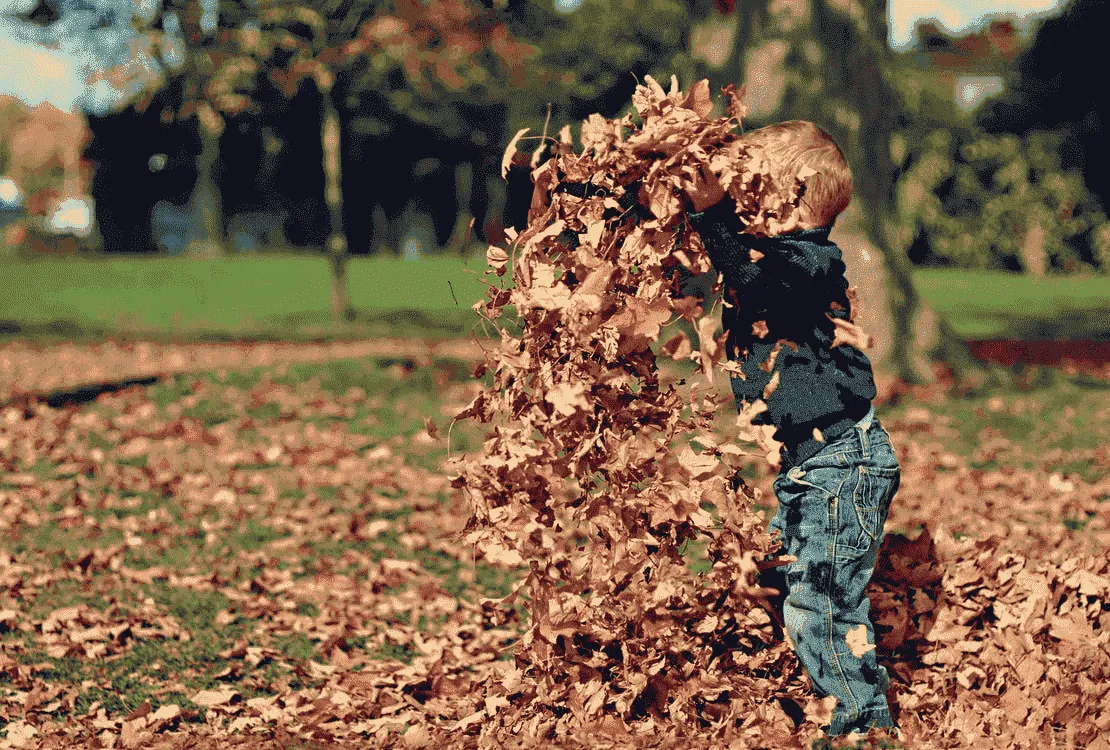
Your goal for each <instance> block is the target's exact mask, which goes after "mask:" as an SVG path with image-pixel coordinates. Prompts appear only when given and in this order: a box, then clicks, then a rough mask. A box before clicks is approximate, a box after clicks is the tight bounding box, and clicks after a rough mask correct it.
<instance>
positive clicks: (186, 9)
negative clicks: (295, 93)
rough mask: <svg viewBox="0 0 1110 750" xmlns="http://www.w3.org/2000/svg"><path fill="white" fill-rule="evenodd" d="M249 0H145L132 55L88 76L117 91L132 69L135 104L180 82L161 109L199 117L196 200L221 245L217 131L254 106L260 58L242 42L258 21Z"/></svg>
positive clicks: (213, 240) (126, 85) (209, 235)
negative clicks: (170, 106)
mask: <svg viewBox="0 0 1110 750" xmlns="http://www.w3.org/2000/svg"><path fill="white" fill-rule="evenodd" d="M256 5H257V4H256V3H254V2H252V1H251V0H162V2H161V4H160V5H158V4H156V3H146V4H144V6H153V7H144V8H143V9H142V10H143V12H141V13H138V12H137V13H136V14H135V15H133V17H132V19H133V23H134V25H135V28H136V30H137V31H138V32H139V33H140V37H139V43H140V44H139V46H138V49H137V50H136V55H135V56H134V57H132V58H131V59H129V60H127V61H126V62H125V63H122V64H119V65H115V66H112V67H110V68H106V69H104V70H102V71H100V72H99V73H98V74H97V75H95V76H94V77H93V78H92V79H91V80H90V84H91V85H95V84H96V83H97V81H99V80H103V81H106V82H107V83H108V84H109V85H110V86H112V87H113V88H114V89H116V90H118V91H120V92H128V91H133V90H134V89H135V86H134V77H135V74H134V71H135V69H136V68H140V69H142V70H143V80H142V81H141V85H140V87H139V89H138V92H137V94H136V96H135V98H134V99H133V100H132V105H133V106H134V107H135V109H136V110H137V111H139V112H142V111H145V109H146V108H147V107H148V106H149V105H150V103H151V102H152V101H153V100H154V95H155V93H156V92H157V91H158V90H159V89H161V88H162V87H163V86H164V85H165V83H166V80H167V78H174V79H176V80H179V81H180V82H181V84H182V89H181V97H180V99H179V100H178V102H177V104H178V106H177V112H176V113H174V112H172V111H171V110H165V111H164V117H168V118H169V119H171V120H172V119H174V117H175V116H176V117H177V118H179V119H187V118H190V117H194V116H195V117H196V119H197V124H198V133H199V135H200V141H201V149H200V154H199V156H198V157H197V181H196V186H195V187H194V194H193V198H192V200H193V202H194V205H195V206H196V207H197V209H198V210H199V213H200V216H201V224H202V226H203V231H204V236H205V240H204V241H205V242H206V243H207V244H208V245H209V246H210V247H212V248H216V249H221V250H222V249H226V243H225V242H224V221H223V210H222V206H221V199H220V190H219V187H218V185H217V184H216V181H215V168H216V162H217V160H218V159H219V139H220V135H221V133H222V132H223V129H224V120H225V117H226V116H228V115H235V114H238V113H240V112H243V111H244V110H247V109H249V108H251V107H252V106H254V105H253V102H252V100H251V96H250V94H251V91H252V89H253V86H254V80H255V76H256V75H257V73H258V71H259V63H258V61H257V60H256V59H255V58H254V57H252V55H251V54H250V53H249V51H248V50H247V49H246V48H245V47H246V46H245V45H244V41H246V40H249V39H250V28H251V27H250V24H251V23H252V22H253V23H257V21H256V20H255V19H256V18H257V11H256V8H255V6H256Z"/></svg>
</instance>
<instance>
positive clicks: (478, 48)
mask: <svg viewBox="0 0 1110 750" xmlns="http://www.w3.org/2000/svg"><path fill="white" fill-rule="evenodd" d="M338 50H339V52H340V53H341V54H342V55H343V56H344V57H345V58H347V59H350V60H354V61H357V64H356V65H355V66H354V67H353V69H352V75H353V78H352V82H351V84H350V90H351V92H352V93H354V94H362V93H370V92H373V94H374V96H375V100H376V101H380V102H381V103H382V104H384V105H385V106H386V107H388V109H389V110H390V111H391V114H387V113H383V112H376V113H374V115H373V116H374V118H375V119H376V121H377V123H378V124H377V128H378V129H382V128H387V127H388V125H387V124H386V122H383V119H384V120H386V121H388V119H389V118H390V116H391V115H392V117H398V116H400V117H404V118H408V119H410V120H412V121H414V122H416V123H420V124H422V125H427V126H432V127H434V128H436V129H437V130H439V131H440V132H442V133H443V136H444V137H445V138H449V139H459V138H465V137H468V136H469V134H470V131H471V129H472V128H473V127H475V126H476V125H477V121H476V120H475V116H474V114H473V113H472V112H470V110H473V109H477V110H481V108H483V107H489V106H492V105H497V104H504V103H505V102H507V101H510V100H511V99H512V98H513V97H514V96H515V95H519V93H520V92H521V90H522V89H523V88H524V87H525V81H526V72H525V71H526V68H527V67H528V65H529V64H530V62H531V57H532V56H533V55H534V54H535V52H536V50H535V48H534V47H533V46H531V45H529V44H527V43H525V42H522V41H520V40H518V39H516V38H515V37H514V35H513V34H512V33H511V32H510V30H509V27H508V26H507V25H506V24H505V23H504V21H503V19H502V18H501V17H500V16H499V14H497V13H495V12H494V11H491V10H488V9H485V8H483V7H482V6H481V5H480V4H479V3H477V2H475V0H434V1H433V2H424V1H422V0H396V2H391V3H386V4H382V6H381V7H379V8H378V9H377V12H376V13H375V14H374V16H373V17H372V18H370V19H368V20H366V21H365V22H364V23H362V24H361V25H360V27H359V29H358V33H357V34H356V35H355V36H354V37H353V38H352V39H350V40H348V41H346V42H345V43H343V44H342V45H341V46H340V47H339V48H338ZM364 127H368V126H364ZM491 146H493V144H491Z"/></svg>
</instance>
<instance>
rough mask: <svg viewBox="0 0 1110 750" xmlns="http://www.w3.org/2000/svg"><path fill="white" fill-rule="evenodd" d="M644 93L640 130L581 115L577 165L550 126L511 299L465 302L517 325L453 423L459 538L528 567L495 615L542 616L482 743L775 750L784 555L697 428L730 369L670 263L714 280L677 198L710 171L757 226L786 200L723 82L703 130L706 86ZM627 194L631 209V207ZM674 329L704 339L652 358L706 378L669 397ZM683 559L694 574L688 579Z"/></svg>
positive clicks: (637, 102) (500, 293) (801, 695)
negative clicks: (458, 435) (744, 743)
mask: <svg viewBox="0 0 1110 750" xmlns="http://www.w3.org/2000/svg"><path fill="white" fill-rule="evenodd" d="M645 80H646V85H642V86H640V87H638V88H637V90H636V93H635V94H634V95H633V103H634V106H635V108H636V110H637V112H638V114H639V119H640V120H641V122H639V123H638V124H637V123H635V122H634V119H633V117H632V115H631V113H630V114H629V115H627V116H625V117H624V118H623V119H621V120H606V119H604V118H602V117H600V116H599V115H591V116H590V118H589V119H588V120H587V121H586V122H585V123H584V124H583V126H582V136H581V138H582V143H583V146H584V151H583V153H581V154H578V153H575V152H574V150H573V148H572V147H571V146H572V144H571V138H570V131H569V127H568V128H564V129H563V131H562V133H561V134H560V139H559V143H558V144H557V145H555V147H554V152H555V154H554V157H553V158H552V159H550V160H548V161H547V162H545V163H544V164H543V166H541V167H539V168H538V169H536V170H535V171H534V172H533V178H534V181H535V186H536V187H535V192H534V195H533V202H532V206H531V209H530V213H529V224H528V227H527V228H526V229H525V230H524V231H523V232H521V233H520V235H519V236H517V237H515V238H513V239H514V242H513V243H512V247H511V250H512V252H513V254H514V255H515V260H514V262H513V264H512V272H513V281H514V288H512V289H511V290H510V289H505V288H498V287H495V286H493V287H491V289H490V294H489V297H490V299H489V300H488V301H487V302H486V303H484V304H483V303H479V304H478V305H476V309H478V310H479V312H480V313H482V314H483V315H484V317H486V318H487V319H488V320H489V321H490V322H492V323H493V324H494V325H496V324H497V319H498V318H500V317H501V316H502V313H503V309H504V307H505V306H506V305H510V304H511V305H513V306H514V307H515V308H516V313H517V316H518V319H519V321H520V326H521V330H522V333H521V335H520V337H519V338H517V337H513V336H512V335H510V334H509V333H508V332H507V331H506V330H505V329H499V330H500V331H501V345H500V348H499V349H497V350H495V351H493V352H491V353H490V355H489V356H488V358H487V367H488V368H489V369H490V370H492V371H493V374H494V383H493V386H492V387H491V389H489V390H488V391H485V392H483V393H481V394H479V396H478V397H477V398H476V399H475V401H474V402H473V403H472V404H471V405H470V407H469V408H468V409H467V410H465V411H464V412H463V414H462V415H460V416H473V417H476V418H477V419H479V420H480V421H482V422H496V423H497V424H496V426H495V427H494V429H493V431H492V433H491V434H490V437H489V439H488V440H487V442H486V443H485V446H484V450H483V451H482V452H481V454H480V455H478V456H476V457H475V458H474V460H472V461H471V462H470V463H469V464H468V465H467V468H466V470H465V471H464V472H463V474H462V475H461V476H460V477H458V478H457V479H456V481H455V486H457V487H460V488H463V489H464V490H465V494H466V496H467V497H468V499H469V501H470V503H471V505H472V507H473V512H474V517H473V518H472V519H471V523H470V527H471V533H470V534H469V536H468V537H467V539H468V541H470V542H472V543H475V544H476V545H477V547H478V548H479V549H480V550H481V551H482V552H483V554H484V555H485V557H486V559H488V560H489V561H491V562H494V563H503V564H509V565H520V564H522V563H527V565H528V566H529V571H528V574H527V576H526V578H525V579H524V580H523V581H522V583H521V585H520V587H518V590H517V591H516V592H514V593H513V594H512V595H510V597H509V598H508V600H507V603H508V602H512V601H515V597H517V596H519V595H521V594H524V593H526V596H527V607H528V610H529V613H530V615H531V626H530V629H529V631H528V632H527V633H526V634H525V636H524V638H523V640H522V642H521V644H520V647H519V649H518V651H517V665H518V671H517V672H516V673H514V674H513V675H512V677H511V679H509V680H506V681H505V682H504V684H503V685H502V686H501V687H502V690H501V691H500V692H503V694H504V696H505V697H506V699H507V700H508V701H509V702H510V704H511V707H510V708H506V709H505V710H502V711H501V712H499V713H498V714H497V717H496V720H495V721H491V722H488V723H487V724H486V725H485V726H484V727H483V729H482V736H483V738H486V739H489V740H495V741H497V742H500V743H518V742H521V741H526V740H531V741H540V742H543V741H548V740H551V739H554V738H558V737H566V736H576V737H585V736H591V737H607V738H610V739H611V740H614V741H621V740H623V741H630V740H633V741H634V738H635V737H637V736H639V737H644V738H646V737H647V736H653V737H659V736H664V735H668V736H671V737H681V736H694V735H698V736H700V737H702V738H705V737H707V736H713V737H715V738H717V739H729V738H735V739H742V738H745V737H746V738H749V739H755V738H759V739H760V741H761V742H764V743H769V744H771V745H774V746H781V745H782V743H784V742H786V741H787V740H788V738H790V737H792V736H793V735H794V734H795V730H796V727H795V723H794V722H793V721H790V720H789V719H787V717H786V715H785V714H784V713H783V712H782V711H781V710H777V709H776V710H769V709H768V705H767V701H768V700H769V699H770V698H772V697H774V696H776V695H778V694H782V695H783V696H784V697H785V696H786V692H787V689H786V688H784V684H783V680H782V677H783V675H784V669H785V665H786V659H785V657H786V656H787V653H788V652H787V651H786V650H785V647H784V646H783V644H782V640H781V638H775V637H774V628H773V626H772V617H771V615H770V614H769V612H770V611H771V607H770V605H769V604H768V602H767V598H766V597H768V596H769V595H773V594H775V593H777V592H776V591H775V590H774V589H769V588H763V587H761V586H760V585H759V584H758V580H757V574H758V569H759V567H760V566H761V565H766V564H773V563H774V562H780V561H778V560H775V561H772V562H765V558H767V557H769V555H770V553H772V552H773V551H774V549H775V546H776V545H775V543H774V542H772V540H771V539H770V537H769V536H768V535H767V533H766V530H765V529H764V522H763V519H761V518H760V517H759V516H757V515H756V514H755V513H754V512H753V511H752V508H751V503H752V501H753V500H754V499H755V498H756V494H755V492H754V491H752V490H751V489H750V488H748V487H746V486H745V485H744V483H743V482H742V481H739V480H737V481H736V482H735V488H734V486H733V484H734V483H733V482H731V481H730V479H731V478H732V477H733V476H734V475H735V471H736V468H737V464H736V460H737V459H738V458H739V457H740V456H742V455H746V451H743V450H742V449H740V448H739V447H737V446H736V445H734V444H732V443H731V442H723V443H722V442H718V441H717V440H716V439H714V438H713V437H711V436H710V435H709V434H708V433H709V432H711V426H712V425H711V420H712V417H713V415H714V414H715V413H716V412H717V411H718V410H719V409H721V408H731V399H728V400H726V399H725V398H724V397H722V396H721V395H720V394H719V393H718V392H717V391H716V389H715V388H714V387H713V385H712V383H713V373H714V370H716V369H722V370H731V371H735V370H736V369H737V366H736V365H735V364H734V363H729V362H726V361H722V360H723V335H721V336H717V335H715V333H716V328H717V327H719V321H718V320H716V319H715V318H714V317H713V316H710V315H707V314H705V311H704V310H703V309H702V306H701V305H700V304H699V303H698V302H697V301H696V300H693V299H689V298H680V296H679V293H678V292H679V290H678V283H679V275H678V274H677V273H675V271H676V269H677V267H678V266H679V265H680V264H681V265H683V266H685V267H686V268H687V269H689V270H690V271H691V272H693V273H700V272H705V271H708V270H710V268H711V264H710V262H709V259H708V256H707V254H706V253H705V251H704V249H703V247H702V246H701V244H700V240H699V238H698V236H697V234H696V233H695V232H693V231H692V230H691V229H690V228H689V227H688V225H687V224H686V222H685V221H684V220H683V219H684V216H685V209H686V203H685V200H684V198H683V197H682V193H681V187H682V185H683V183H692V182H693V180H694V179H695V176H696V175H697V173H698V170H699V169H700V168H702V167H703V166H704V167H707V168H709V169H712V170H713V172H714V173H715V174H717V175H719V177H720V181H721V184H722V186H723V187H725V189H726V190H727V191H728V192H729V194H730V195H732V197H733V198H734V199H735V201H736V204H737V206H738V211H739V212H740V215H741V217H742V219H743V220H744V221H745V223H747V224H748V225H749V226H750V228H751V231H753V232H758V233H762V234H768V233H771V232H773V231H774V230H775V229H776V225H777V224H778V223H780V222H785V221H786V220H787V219H788V218H789V215H790V212H791V211H793V210H794V208H795V206H796V204H797V198H798V194H799V191H798V189H797V185H796V184H794V185H777V184H775V181H774V180H773V179H772V178H771V176H770V168H769V165H768V164H767V163H766V160H765V159H764V158H763V157H762V155H761V154H759V153H758V152H751V153H749V152H748V150H747V149H745V148H744V147H741V146H740V144H738V143H737V133H736V128H737V126H738V125H739V124H740V120H741V117H742V116H743V114H744V105H743V102H742V98H741V94H740V93H739V92H738V91H737V90H736V88H735V87H734V86H729V87H727V88H726V89H725V90H724V91H725V93H726V94H727V96H728V98H729V103H728V106H727V115H726V116H723V117H720V118H716V119H710V118H709V114H710V111H711V109H712V103H711V101H710V98H709V87H708V82H707V81H701V82H699V83H698V84H697V85H695V86H694V87H693V88H692V90H691V91H690V92H689V93H688V94H684V93H683V92H682V91H680V90H679V89H678V84H677V80H676V79H674V78H672V82H671V89H670V92H669V93H665V92H664V91H663V89H662V87H661V86H659V84H658V83H657V82H655V81H654V80H652V79H651V78H650V77H645ZM525 132H526V131H523V130H522V131H520V132H519V133H517V136H516V138H514V140H513V142H512V143H511V144H510V147H509V151H508V152H507V154H506V159H505V161H506V163H508V162H510V161H511V160H512V159H513V158H514V157H513V155H512V152H513V151H514V150H515V145H516V143H517V142H518V141H519V139H520V138H521V137H522V136H523V135H524V133H525ZM802 177H804V175H802ZM564 182H569V183H590V184H591V185H592V186H594V187H595V188H597V189H599V190H598V191H597V192H598V193H599V194H598V195H595V196H587V197H584V198H579V197H576V196H575V195H573V194H570V193H568V192H564V191H559V190H558V188H559V186H560V185H561V184H562V183H564ZM628 191H635V193H634V195H633V196H632V197H634V198H635V201H634V203H633V204H631V205H632V207H631V208H629V209H623V207H622V203H621V201H620V199H621V198H622V197H624V196H625V195H626V194H627V193H628ZM626 205H628V204H626ZM637 206H639V207H640V208H641V209H642V211H641V212H636V210H635V208H636V207H637ZM487 260H488V262H489V263H490V265H491V266H492V267H493V268H495V269H496V273H497V274H498V275H503V274H504V272H505V268H506V265H507V263H508V261H509V253H508V252H506V251H505V250H503V249H501V248H497V247H493V246H491V247H490V248H489V250H488V252H487ZM753 260H754V259H753ZM679 317H681V318H684V319H685V320H686V321H688V322H689V323H691V324H693V325H694V326H695V327H696V330H697V332H698V339H699V341H698V342H697V344H698V346H697V349H696V350H695V349H694V347H693V345H692V344H691V342H690V341H689V340H688V339H687V338H686V336H685V334H683V333H682V332H678V333H677V334H676V335H674V336H673V337H671V338H670V339H669V340H668V341H667V342H666V343H665V344H664V345H663V346H662V349H661V351H662V352H663V353H664V354H665V356H669V357H671V358H673V359H691V360H694V361H696V362H697V363H698V365H699V372H700V373H701V374H702V375H704V376H705V380H706V381H708V382H695V383H694V384H692V385H691V387H690V388H689V389H688V391H687V392H686V393H685V394H683V393H682V392H680V391H679V390H678V389H677V388H676V387H675V385H674V384H671V385H668V386H667V387H666V388H663V387H661V386H660V380H659V373H658V368H657V362H656V356H657V355H656V353H655V352H654V351H653V350H652V348H651V346H650V345H651V344H652V343H653V342H656V341H657V340H658V339H659V337H660V333H661V331H662V330H663V329H664V328H665V327H668V326H669V325H672V324H674V322H675V321H677V319H678V318H679ZM773 359H774V357H772V361H770V362H768V363H767V366H768V367H771V366H773ZM772 382H774V381H772ZM773 387H774V386H773V385H772V386H769V390H771V389H773ZM765 395H767V394H765ZM759 406H763V407H764V408H765V405H763V404H762V402H758V403H757V405H755V406H754V408H753V409H752V410H749V411H747V412H746V413H745V414H743V415H741V417H740V419H739V423H740V425H741V426H742V427H746V428H747V436H748V437H749V438H750V439H751V441H753V442H756V443H757V444H760V445H761V446H762V450H770V451H773V448H774V446H773V445H771V444H770V443H769V442H768V441H767V439H766V436H765V432H763V431H756V430H754V429H751V428H750V417H751V416H753V415H754V414H755V413H757V410H758V408H759ZM690 438H693V439H694V442H695V443H696V444H697V446H698V447H697V448H695V447H693V446H692V445H691V444H690V443H689V440H690ZM695 545H696V546H698V547H701V548H703V549H704V554H705V560H704V563H705V564H704V566H702V567H703V568H707V569H698V566H697V565H695V564H694V561H693V558H692V557H691V555H690V554H689V553H690V551H691V549H693V548H694V547H695ZM793 689H794V692H795V694H794V699H795V700H796V705H800V706H804V713H805V715H806V716H807V717H809V720H811V721H814V722H827V720H828V711H829V707H830V704H829V701H830V700H832V699H826V700H825V701H818V700H816V699H815V698H813V697H812V696H808V695H806V693H805V692H804V690H803V689H801V686H800V685H798V684H796V683H795V684H794V685H793Z"/></svg>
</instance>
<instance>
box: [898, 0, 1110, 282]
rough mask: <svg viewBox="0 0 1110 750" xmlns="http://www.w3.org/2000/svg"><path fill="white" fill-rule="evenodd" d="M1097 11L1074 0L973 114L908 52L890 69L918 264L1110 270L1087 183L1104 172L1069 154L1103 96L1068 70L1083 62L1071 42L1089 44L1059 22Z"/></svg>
mask: <svg viewBox="0 0 1110 750" xmlns="http://www.w3.org/2000/svg"><path fill="white" fill-rule="evenodd" d="M1095 5H1097V4H1095ZM1081 6H1082V7H1081ZM1092 9H1093V6H1092V5H1091V4H1087V3H1072V4H1070V5H1069V6H1068V8H1067V9H1066V10H1065V17H1062V18H1061V19H1054V20H1049V21H1047V22H1042V23H1041V25H1040V26H1039V28H1038V30H1037V32H1036V35H1035V37H1034V40H1033V42H1032V44H1031V45H1030V47H1029V48H1028V49H1027V50H1025V52H1023V53H1022V55H1021V56H1020V57H1019V60H1018V65H1017V68H1018V72H1017V74H1016V75H1012V76H1010V77H1009V80H1008V81H1007V86H1006V91H1004V92H1003V93H1002V94H1001V95H999V96H997V97H992V98H991V99H988V100H987V102H985V103H984V104H983V105H982V106H981V107H980V109H979V111H978V112H977V113H976V114H975V115H974V116H972V115H969V114H967V113H963V112H961V111H959V110H958V109H957V108H956V106H955V104H954V102H953V101H952V94H951V89H950V87H948V86H946V85H943V84H941V83H940V82H939V81H937V79H936V76H935V75H934V74H933V73H932V72H930V71H927V70H919V69H916V67H915V66H914V65H913V64H912V63H910V62H908V61H904V62H900V63H897V64H895V65H894V66H893V67H892V69H891V72H890V77H891V80H892V81H893V82H894V84H895V86H896V89H897V91H898V95H899V106H900V110H901V114H900V117H899V127H898V128H897V130H896V132H895V133H894V135H893V137H892V139H891V153H892V156H893V158H894V161H895V162H896V163H897V164H898V165H899V167H900V174H899V180H898V187H897V189H896V194H897V200H898V211H897V221H898V222H899V225H900V228H901V232H902V235H903V236H904V237H905V238H906V239H907V245H909V244H911V243H912V244H913V245H914V247H912V248H911V254H912V255H913V256H914V259H915V260H916V261H917V262H925V263H929V264H937V265H952V266H958V267H961V268H982V269H1008V270H1015V271H1016V270H1021V271H1030V270H1032V271H1033V272H1034V273H1042V272H1045V271H1049V270H1051V271H1053V272H1070V271H1098V272H1103V273H1105V272H1107V271H1108V270H1110V265H1108V261H1110V222H1108V221H1107V218H1106V215H1105V210H1104V207H1103V206H1102V205H1101V202H1100V200H1099V198H1098V197H1097V195H1096V194H1093V193H1092V192H1091V191H1090V189H1089V187H1088V186H1089V185H1091V184H1095V183H1093V182H1092V180H1094V179H1095V178H1096V177H1097V178H1098V179H1099V180H1101V177H1100V176H1099V175H1097V174H1094V171H1097V168H1098V166H1097V162H1095V161H1092V162H1090V164H1089V166H1090V168H1091V169H1089V170H1088V171H1086V172H1084V171H1083V166H1084V161H1083V160H1082V159H1080V160H1076V159H1075V158H1074V157H1073V156H1072V154H1073V153H1075V152H1076V151H1077V145H1078V144H1077V143H1076V142H1075V138H1076V132H1078V130H1082V127H1080V125H1081V122H1082V121H1084V118H1085V117H1086V115H1087V112H1088V109H1089V105H1090V100H1091V97H1092V96H1097V93H1095V94H1093V93H1092V92H1095V91H1096V89H1092V88H1091V87H1089V86H1086V85H1085V84H1083V83H1081V82H1080V80H1079V79H1078V78H1077V77H1076V76H1075V75H1074V74H1073V75H1068V74H1067V73H1066V72H1065V71H1064V70H1063V69H1064V68H1066V67H1068V66H1072V67H1074V68H1075V70H1076V71H1078V70H1081V69H1082V65H1083V63H1082V62H1081V60H1080V58H1077V57H1075V56H1071V55H1069V53H1068V52H1067V50H1066V49H1065V47H1067V46H1071V47H1074V48H1082V47H1083V43H1082V42H1081V41H1076V40H1075V39H1067V40H1065V39H1062V38H1060V26H1061V24H1064V25H1066V26H1067V28H1072V29H1073V30H1074V27H1075V19H1074V18H1071V17H1072V16H1075V15H1076V14H1080V15H1082V13H1085V12H1087V11H1088V10H1092ZM1069 19H1070V20H1069ZM1096 88H1097V87H1096ZM1069 123H1070V124H1069ZM1077 129H1078V130H1077ZM1011 130H1012V131H1013V132H1009V131H1011ZM1073 131H1075V132H1073ZM1099 144H1100V141H1098V140H1097V139H1096V140H1095V141H1093V142H1092V143H1088V144H1087V148H1088V149H1095V150H1097V149H1099V148H1101V146H1100V145H1099ZM1092 158H1094V154H1092ZM1030 265H1032V266H1034V267H1033V268H1030Z"/></svg>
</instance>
